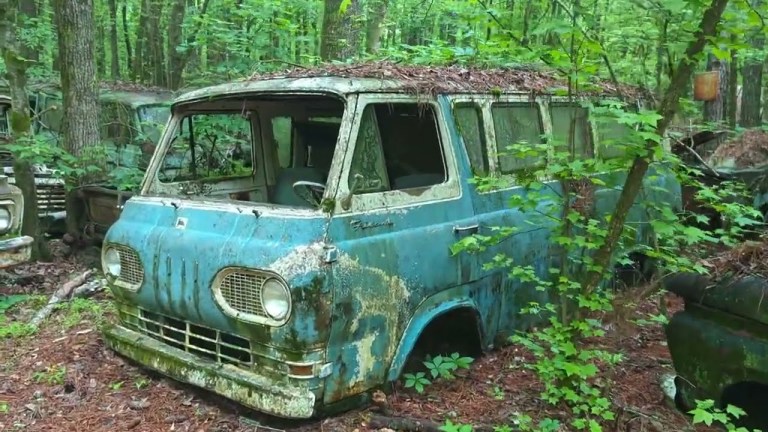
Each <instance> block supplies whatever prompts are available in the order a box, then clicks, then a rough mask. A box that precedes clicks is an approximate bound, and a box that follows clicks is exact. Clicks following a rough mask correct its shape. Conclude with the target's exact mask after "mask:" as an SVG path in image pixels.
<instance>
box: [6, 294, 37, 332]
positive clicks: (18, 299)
mask: <svg viewBox="0 0 768 432" xmlns="http://www.w3.org/2000/svg"><path fill="white" fill-rule="evenodd" d="M37 298H38V296H32V295H26V294H13V295H7V296H6V295H0V339H5V338H23V337H26V336H30V335H32V334H34V333H35V328H34V327H33V326H31V325H29V324H27V323H25V322H17V321H9V320H8V318H7V317H6V316H5V313H6V312H7V311H8V310H10V309H11V308H12V307H14V306H16V305H19V304H21V303H25V302H29V301H32V300H36V299H37Z"/></svg>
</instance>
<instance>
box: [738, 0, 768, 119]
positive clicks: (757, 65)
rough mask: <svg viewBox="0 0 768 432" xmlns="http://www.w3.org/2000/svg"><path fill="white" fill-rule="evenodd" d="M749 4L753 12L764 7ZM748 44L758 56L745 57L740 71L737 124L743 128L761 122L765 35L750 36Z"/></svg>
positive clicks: (754, 2) (754, 0) (759, 1)
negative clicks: (739, 99)
mask: <svg viewBox="0 0 768 432" xmlns="http://www.w3.org/2000/svg"><path fill="white" fill-rule="evenodd" d="M751 3H752V7H753V8H754V9H755V10H760V8H762V7H763V6H764V4H763V1H762V0H752V2H751ZM749 42H750V45H751V46H752V48H753V51H754V52H759V53H760V54H759V55H753V56H749V57H746V58H745V59H744V67H743V68H742V69H741V76H742V78H743V79H742V83H743V86H742V89H741V115H740V116H739V124H740V125H741V126H743V127H745V128H749V127H757V126H760V123H761V120H762V119H761V116H760V108H761V106H762V98H763V94H762V90H763V86H762V83H763V64H764V63H765V56H764V54H762V53H763V47H764V46H765V33H763V31H762V29H760V31H757V32H755V34H753V35H751V37H750V41H749Z"/></svg>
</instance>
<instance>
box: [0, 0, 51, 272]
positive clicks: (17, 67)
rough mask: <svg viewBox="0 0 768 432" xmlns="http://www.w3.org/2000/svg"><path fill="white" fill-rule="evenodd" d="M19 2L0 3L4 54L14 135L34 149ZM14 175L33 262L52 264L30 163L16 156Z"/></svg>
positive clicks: (1, 39)
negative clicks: (41, 225) (19, 20)
mask: <svg viewBox="0 0 768 432" xmlns="http://www.w3.org/2000/svg"><path fill="white" fill-rule="evenodd" d="M18 8H19V0H9V1H0V50H1V51H2V55H3V61H4V62H5V69H6V79H7V80H8V84H9V87H10V89H9V90H10V93H11V94H10V96H11V134H12V137H13V140H14V142H15V143H16V144H21V145H33V144H34V143H33V142H32V140H33V139H34V138H33V137H32V127H31V126H32V119H31V118H30V116H29V112H30V109H29V97H28V96H27V89H26V83H27V76H26V73H27V66H28V61H27V60H25V57H24V56H23V55H22V47H21V42H20V41H19V39H18V37H17V34H16V32H15V29H16V28H18V25H17V18H18V15H17V11H18ZM13 172H14V176H15V177H16V185H17V186H18V187H19V189H21V193H22V195H23V197H24V216H23V219H22V222H21V224H22V228H21V231H22V234H24V235H28V236H30V237H33V238H34V239H35V241H34V242H33V243H32V251H31V252H32V253H31V256H32V260H43V261H48V260H50V253H49V251H48V243H47V242H46V240H45V237H44V236H43V235H42V231H41V230H40V218H39V217H38V215H37V210H38V209H37V190H36V188H35V177H34V174H33V173H32V166H31V164H30V163H29V161H27V160H24V159H22V158H21V157H19V156H18V155H15V157H14V161H13Z"/></svg>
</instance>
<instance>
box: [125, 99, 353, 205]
mask: <svg viewBox="0 0 768 432" xmlns="http://www.w3.org/2000/svg"><path fill="white" fill-rule="evenodd" d="M274 96H277V97H287V98H301V97H327V98H333V99H336V100H338V101H339V102H341V103H342V104H343V110H344V111H343V113H342V117H341V125H340V128H339V135H338V138H337V142H336V149H335V151H334V156H333V161H332V164H331V168H330V172H329V173H328V180H327V184H326V189H325V193H324V194H323V197H322V200H323V201H324V200H326V199H332V197H334V196H336V190H337V187H338V183H339V182H338V179H339V177H340V175H341V167H342V166H343V163H344V159H345V158H346V154H347V146H348V141H349V140H348V138H349V133H350V126H351V123H352V121H353V120H354V116H355V112H354V108H355V107H356V105H357V103H356V102H357V95H356V94H339V93H337V92H330V91H322V90H317V91H290V92H285V91H255V92H254V91H250V92H237V93H234V94H229V93H221V94H220V95H216V96H214V97H210V96H207V97H205V98H200V99H194V100H186V101H183V102H178V103H174V104H173V105H171V107H170V111H171V115H170V117H169V119H168V123H167V125H166V127H165V129H164V130H163V133H162V135H161V136H160V140H159V141H158V145H157V148H156V149H155V152H154V153H153V155H152V159H151V160H150V162H149V166H148V167H147V170H146V172H145V174H144V178H143V179H142V183H141V187H140V189H139V192H138V194H137V195H138V196H139V197H146V198H152V200H155V199H157V198H162V199H173V201H174V202H178V203H189V204H187V205H198V206H199V205H201V204H206V203H209V204H211V205H215V206H216V207H218V208H221V206H222V204H231V205H233V206H236V207H238V208H239V207H243V206H247V207H257V208H260V209H270V210H274V211H277V212H279V213H293V214H296V213H297V212H298V213H309V214H312V215H316V214H318V213H319V212H321V211H322V209H321V207H322V206H317V207H292V206H283V205H278V204H273V203H269V202H254V201H236V200H233V199H226V198H220V197H212V196H205V195H185V194H182V193H177V194H173V193H167V192H165V191H161V192H159V191H158V189H160V190H162V189H164V186H165V187H167V186H168V183H162V182H161V181H160V178H159V175H158V174H159V170H160V169H161V167H162V165H163V161H164V159H165V157H166V154H167V153H168V151H169V150H170V147H171V143H172V140H173V138H174V137H175V135H176V134H177V133H178V130H179V128H180V127H181V126H182V121H183V119H184V118H185V116H187V115H190V114H192V113H195V112H200V109H199V108H197V104H198V103H200V102H215V101H218V100H231V99H244V98H254V99H257V98H259V97H274ZM260 151H262V152H263V149H262V150H260ZM184 183H186V184H191V183H194V182H184ZM177 184H178V183H177ZM158 186H160V187H159V188H158Z"/></svg>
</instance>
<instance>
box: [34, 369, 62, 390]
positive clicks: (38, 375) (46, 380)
mask: <svg viewBox="0 0 768 432" xmlns="http://www.w3.org/2000/svg"><path fill="white" fill-rule="evenodd" d="M66 376H67V368H66V366H64V365H57V366H48V367H46V368H45V370H42V371H37V372H35V373H33V374H32V380H33V381H34V382H36V383H38V384H41V383H42V384H48V385H62V384H64V378H66Z"/></svg>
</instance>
